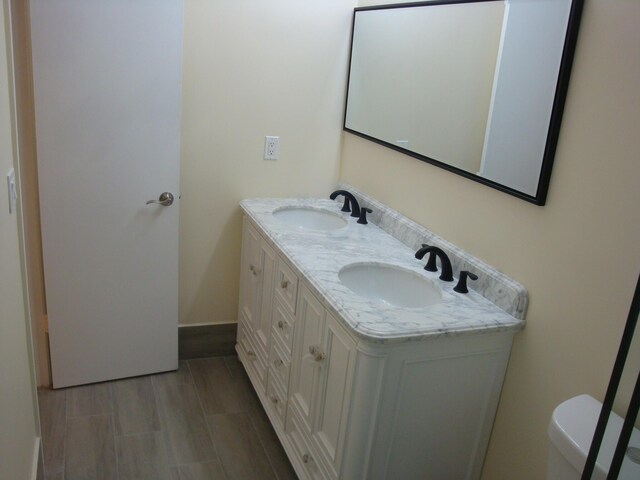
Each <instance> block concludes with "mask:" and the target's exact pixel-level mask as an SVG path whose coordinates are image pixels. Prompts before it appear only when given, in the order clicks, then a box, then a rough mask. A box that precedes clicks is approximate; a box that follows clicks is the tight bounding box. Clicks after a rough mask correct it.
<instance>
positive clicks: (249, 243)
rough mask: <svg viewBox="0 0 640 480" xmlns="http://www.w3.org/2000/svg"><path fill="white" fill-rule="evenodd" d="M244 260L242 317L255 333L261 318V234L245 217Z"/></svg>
mask: <svg viewBox="0 0 640 480" xmlns="http://www.w3.org/2000/svg"><path fill="white" fill-rule="evenodd" d="M242 230H243V231H242V257H241V258H242V260H241V269H242V272H241V275H240V282H241V286H240V307H239V308H240V313H241V314H240V315H238V317H239V318H243V317H244V319H245V320H246V321H247V327H248V329H249V331H250V332H251V333H253V332H254V331H255V328H256V323H255V322H256V321H257V318H258V317H259V316H260V312H259V311H258V310H259V303H258V301H259V299H260V286H261V282H260V275H259V269H260V241H261V239H260V234H258V232H257V231H256V229H255V228H253V226H251V223H250V222H249V220H248V219H247V218H246V217H245V218H244V222H243V229H242Z"/></svg>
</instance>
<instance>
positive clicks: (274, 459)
mask: <svg viewBox="0 0 640 480" xmlns="http://www.w3.org/2000/svg"><path fill="white" fill-rule="evenodd" d="M251 420H252V423H253V427H254V428H255V430H256V432H257V434H258V438H259V439H260V442H261V443H262V448H264V451H265V452H266V454H267V457H268V458H269V463H271V467H272V468H273V471H274V472H275V474H276V476H277V477H278V480H297V479H298V476H297V475H296V472H295V470H294V469H293V467H292V466H291V462H289V458H288V457H287V454H286V453H285V451H284V448H282V444H281V443H280V440H279V439H278V435H276V432H275V431H274V430H273V427H272V426H271V423H270V422H269V419H268V418H267V416H266V414H265V415H259V416H256V415H254V416H253V417H252V418H251Z"/></svg>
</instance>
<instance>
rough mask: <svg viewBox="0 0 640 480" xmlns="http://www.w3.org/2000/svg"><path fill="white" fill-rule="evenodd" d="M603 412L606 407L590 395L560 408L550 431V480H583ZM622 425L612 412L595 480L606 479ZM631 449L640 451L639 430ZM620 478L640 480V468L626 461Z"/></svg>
mask: <svg viewBox="0 0 640 480" xmlns="http://www.w3.org/2000/svg"><path fill="white" fill-rule="evenodd" d="M601 408H602V404H601V403H600V402H598V401H597V400H595V399H594V398H592V397H590V396H589V395H580V396H578V397H574V398H571V399H569V400H567V401H566V402H563V403H561V404H560V405H558V407H556V409H555V410H554V412H553V415H552V417H551V421H550V422H549V428H548V434H549V439H550V440H551V443H550V445H549V459H548V467H547V480H579V479H580V477H581V475H582V469H583V467H584V464H585V461H586V460H587V455H588V453H589V447H590V446H591V439H592V438H593V433H594V431H595V429H596V423H597V422H598V417H599V415H600V409H601ZM622 422H623V420H622V418H620V417H619V416H618V415H616V414H615V413H613V412H611V415H610V417H609V423H608V424H607V430H606V432H605V435H604V439H603V441H602V445H601V446H600V454H599V455H598V462H597V463H596V468H595V470H594V472H593V476H592V477H591V478H592V480H605V479H606V476H607V473H608V471H609V466H610V465H611V459H612V458H613V453H614V451H615V448H616V444H617V441H618V436H619V435H620V430H621V429H622ZM629 445H630V446H633V447H640V430H638V429H637V428H634V430H633V433H632V435H631V441H630V443H629ZM618 478H619V479H620V480H638V479H640V464H637V463H634V462H632V461H631V460H630V459H629V458H625V461H624V462H623V465H622V469H621V471H620V475H619V476H618Z"/></svg>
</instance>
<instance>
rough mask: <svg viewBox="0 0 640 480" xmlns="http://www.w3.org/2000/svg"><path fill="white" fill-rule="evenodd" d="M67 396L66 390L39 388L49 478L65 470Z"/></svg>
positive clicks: (43, 440)
mask: <svg viewBox="0 0 640 480" xmlns="http://www.w3.org/2000/svg"><path fill="white" fill-rule="evenodd" d="M66 398H67V393H66V391H65V390H49V389H40V390H38V403H39V405H40V427H41V429H42V449H43V452H44V466H45V472H46V474H47V480H50V479H51V478H53V475H55V474H57V473H62V472H63V471H64V436H65V426H66V419H67V415H66V408H67V407H66V402H67V401H66Z"/></svg>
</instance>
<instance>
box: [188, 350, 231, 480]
mask: <svg viewBox="0 0 640 480" xmlns="http://www.w3.org/2000/svg"><path fill="white" fill-rule="evenodd" d="M225 365H226V363H225ZM187 368H188V369H189V375H191V378H192V379H193V383H194V385H193V387H194V389H195V391H196V397H198V404H199V405H200V411H201V412H202V417H203V418H204V423H205V426H206V427H207V434H209V440H211V445H213V453H215V454H216V459H217V460H218V461H219V462H220V468H221V469H222V473H223V475H224V477H225V478H229V475H227V472H226V470H225V468H224V462H223V461H222V457H221V456H220V454H219V453H218V447H217V446H216V442H215V438H214V437H213V433H212V432H211V428H210V426H209V422H208V421H207V415H206V413H205V411H204V404H203V403H202V398H200V393H199V392H198V386H197V385H196V383H195V381H196V379H195V377H194V376H193V372H192V371H191V364H190V362H189V361H188V360H187Z"/></svg>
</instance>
